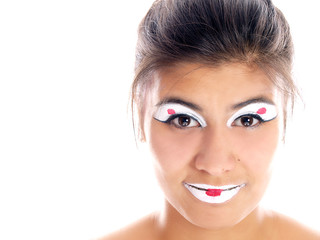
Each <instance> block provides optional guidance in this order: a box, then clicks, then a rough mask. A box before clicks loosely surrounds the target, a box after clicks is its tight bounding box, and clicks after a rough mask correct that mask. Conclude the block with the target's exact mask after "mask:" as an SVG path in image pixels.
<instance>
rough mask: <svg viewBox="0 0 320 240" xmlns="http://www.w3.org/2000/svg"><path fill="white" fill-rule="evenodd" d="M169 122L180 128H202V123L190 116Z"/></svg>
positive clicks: (181, 116) (182, 116) (178, 117)
mask: <svg viewBox="0 0 320 240" xmlns="http://www.w3.org/2000/svg"><path fill="white" fill-rule="evenodd" d="M169 122H170V123H171V124H173V125H174V126H175V127H178V128H193V127H201V125H200V123H199V122H198V121H197V120H195V119H193V118H192V117H190V116H188V115H180V116H176V117H174V118H172V119H171V120H170V121H169Z"/></svg>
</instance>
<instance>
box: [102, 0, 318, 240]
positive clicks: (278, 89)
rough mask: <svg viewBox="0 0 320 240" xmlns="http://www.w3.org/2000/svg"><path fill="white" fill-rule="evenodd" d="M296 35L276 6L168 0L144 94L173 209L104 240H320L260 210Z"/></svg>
mask: <svg viewBox="0 0 320 240" xmlns="http://www.w3.org/2000/svg"><path fill="white" fill-rule="evenodd" d="M292 54H293V46H292V41H291V36H290V30H289V26H288V24H287V22H286V20H285V18H284V16H283V15H282V13H281V12H280V11H279V10H278V9H277V8H275V7H274V5H273V4H272V3H271V1H269V0H159V1H156V2H155V3H154V4H153V6H152V7H151V8H150V10H149V12H148V13H147V15H146V16H145V18H144V19H143V21H142V22H141V24H140V27H139V38H138V44H137V53H136V69H135V71H136V76H135V80H134V83H133V87H132V99H133V106H134V107H136V110H137V113H138V116H139V124H136V125H137V128H138V131H139V136H140V139H141V140H142V141H143V142H146V143H147V144H148V145H149V146H150V150H151V152H152V154H153V156H154V166H155V171H156V176H157V179H158V181H159V184H160V186H161V188H162V190H163V192H164V195H165V207H164V209H163V211H161V212H160V213H154V214H152V215H150V216H147V217H146V218H144V219H142V220H140V221H139V222H137V223H135V224H133V225H132V226H129V227H127V228H124V229H122V230H121V231H119V232H116V233H114V234H112V235H109V236H107V237H106V238H104V239H115V240H117V239H139V240H140V239H150V240H152V239H175V240H179V239H197V240H199V239H320V235H319V234H318V233H316V232H313V231H311V230H309V229H307V228H305V227H303V226H301V225H300V224H299V223H296V222H295V221H293V220H291V219H289V218H287V217H285V216H282V215H280V214H278V213H275V212H270V211H266V210H264V209H262V208H260V207H259V201H260V200H261V198H262V196H263V194H264V192H265V190H266V188H267V185H268V182H269V179H270V174H271V169H272V161H273V158H274V155H275V154H276V151H277V146H278V145H279V144H281V141H284V138H285V127H286V120H287V110H288V109H290V108H292V107H293V103H294V100H295V97H296V95H297V90H296V87H295V84H294V82H293V81H292V78H291V64H292Z"/></svg>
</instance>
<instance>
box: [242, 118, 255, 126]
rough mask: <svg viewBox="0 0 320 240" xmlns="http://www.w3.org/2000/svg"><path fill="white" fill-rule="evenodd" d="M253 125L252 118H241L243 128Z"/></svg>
mask: <svg viewBox="0 0 320 240" xmlns="http://www.w3.org/2000/svg"><path fill="white" fill-rule="evenodd" d="M252 123H253V118H252V117H243V118H241V124H242V125H243V126H246V127H247V126H251V125H252Z"/></svg>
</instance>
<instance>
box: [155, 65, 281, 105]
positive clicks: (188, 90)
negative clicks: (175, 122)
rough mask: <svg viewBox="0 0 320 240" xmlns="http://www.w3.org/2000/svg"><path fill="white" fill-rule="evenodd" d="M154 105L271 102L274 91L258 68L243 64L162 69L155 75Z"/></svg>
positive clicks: (268, 80) (275, 93)
mask: <svg viewBox="0 0 320 240" xmlns="http://www.w3.org/2000/svg"><path fill="white" fill-rule="evenodd" d="M154 80H155V82H156V85H157V86H156V87H155V88H153V89H154V91H153V92H152V96H153V99H154V100H155V101H161V99H164V98H167V97H179V98H183V99H185V100H188V101H190V102H194V103H198V104H199V103H201V105H206V104H209V103H210V105H212V104H216V105H219V106H221V105H223V104H234V103H236V102H239V101H244V100H246V99H248V98H252V97H260V96H264V97H268V98H270V100H275V97H276V96H277V95H278V94H277V89H276V87H275V86H274V84H273V83H272V82H271V80H270V79H269V78H268V77H267V76H266V75H265V74H264V72H263V71H262V70H260V69H259V68H254V67H249V66H247V65H244V64H225V65H222V66H219V67H209V66H204V65H199V64H190V63H184V64H179V65H176V66H174V67H169V68H165V69H162V70H161V71H159V72H157V73H156V75H155V79H154Z"/></svg>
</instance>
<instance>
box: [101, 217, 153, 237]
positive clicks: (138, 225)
mask: <svg viewBox="0 0 320 240" xmlns="http://www.w3.org/2000/svg"><path fill="white" fill-rule="evenodd" d="M156 235H157V234H156V214H155V213H154V214H150V215H148V216H146V217H144V218H142V219H140V220H138V221H137V222H134V223H132V224H130V225H129V226H126V227H124V228H121V229H119V230H118V231H116V232H113V233H111V234H108V235H106V236H104V237H102V238H99V239H97V240H141V239H150V240H153V239H156Z"/></svg>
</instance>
